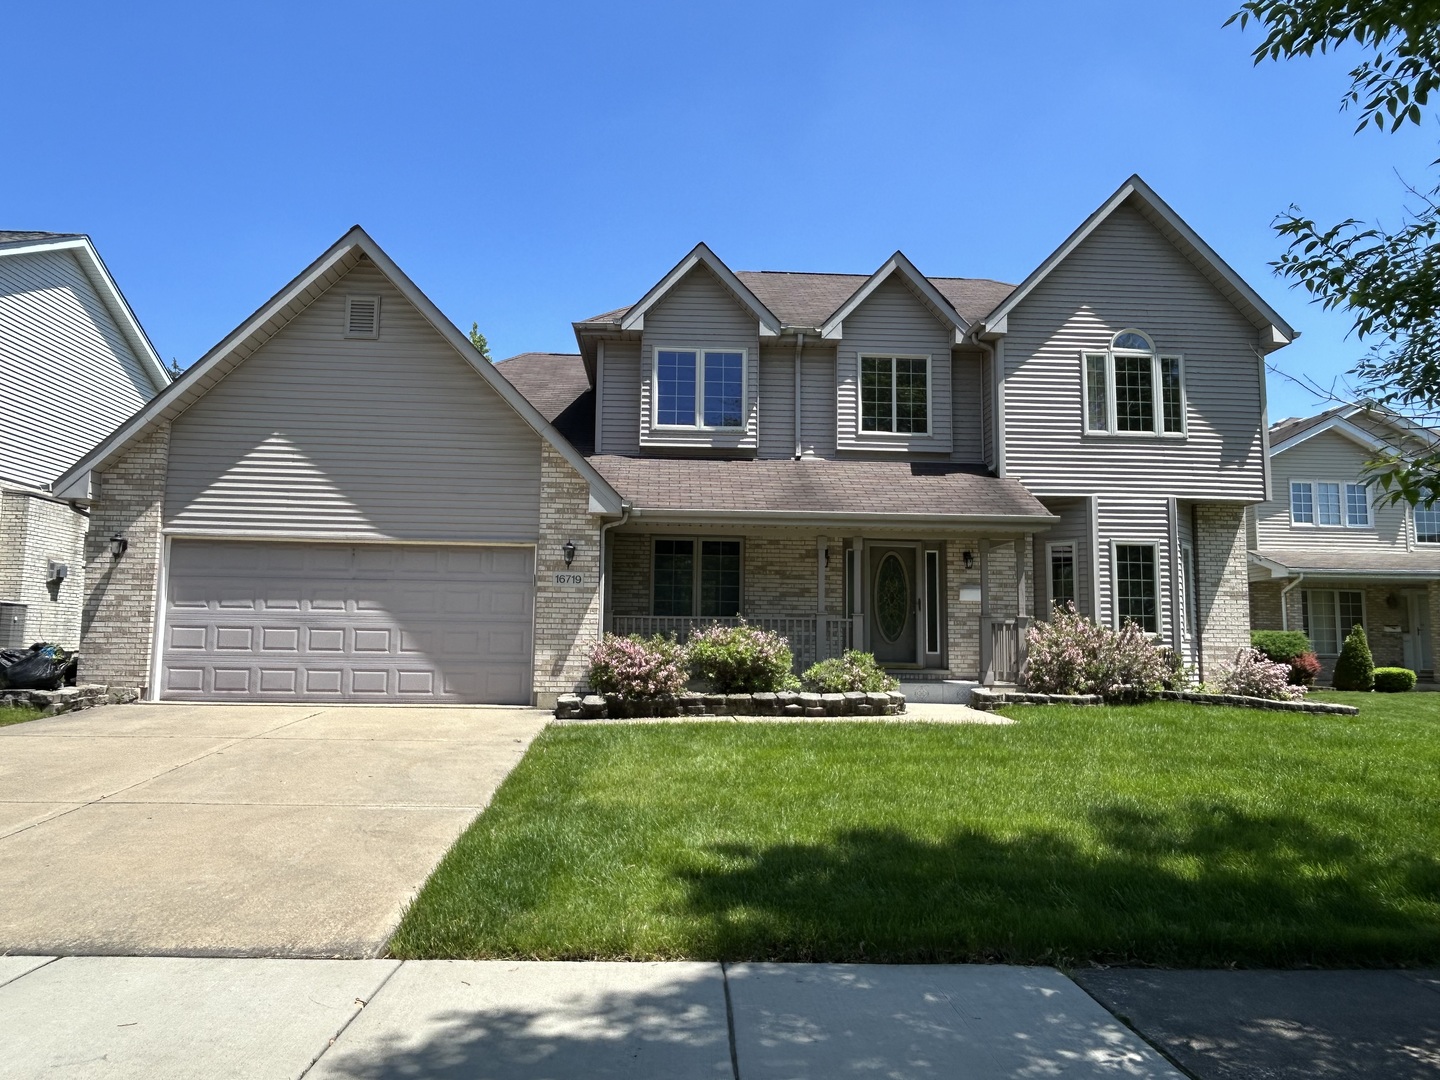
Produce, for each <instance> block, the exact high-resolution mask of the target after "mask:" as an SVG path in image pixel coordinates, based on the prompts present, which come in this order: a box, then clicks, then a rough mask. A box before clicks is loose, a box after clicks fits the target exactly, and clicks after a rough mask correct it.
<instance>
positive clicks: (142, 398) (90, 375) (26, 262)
mask: <svg viewBox="0 0 1440 1080" xmlns="http://www.w3.org/2000/svg"><path fill="white" fill-rule="evenodd" d="M157 389H158V388H157V387H156V386H155V385H154V383H153V381H152V379H151V377H150V376H149V375H148V374H147V373H146V371H145V368H144V367H143V366H142V362H141V361H140V359H139V358H138V357H137V356H136V355H135V353H134V350H133V349H132V348H131V347H130V344H129V342H127V341H126V340H125V336H124V334H122V333H121V331H120V328H119V327H118V326H117V325H116V324H115V320H114V319H113V318H112V317H111V315H110V311H109V310H108V309H107V308H106V306H105V304H104V303H103V302H102V301H101V299H100V297H99V295H98V294H97V293H96V291H95V288H94V286H92V285H91V283H90V279H89V278H88V277H87V276H86V274H85V271H84V270H83V269H81V266H80V263H79V261H78V260H77V259H76V258H75V256H74V255H73V254H72V253H70V252H69V251H37V252H31V253H30V254H27V255H7V256H4V257H0V477H4V478H7V479H11V480H19V481H21V482H23V483H26V484H32V485H36V486H44V485H47V484H49V483H50V482H51V481H52V480H54V479H55V478H56V477H58V476H59V475H60V474H61V473H62V472H64V471H65V470H66V469H67V468H69V467H70V466H71V465H73V464H74V463H75V462H76V461H77V460H78V459H79V458H81V457H82V456H84V454H85V453H86V451H88V450H90V449H91V448H92V447H93V446H94V445H95V444H96V443H98V442H99V441H100V440H101V439H102V438H104V437H105V436H106V435H108V434H110V432H111V431H113V430H114V429H115V428H116V427H118V426H119V425H120V424H121V422H122V421H124V420H125V419H127V418H128V417H129V416H130V415H131V414H132V413H133V412H134V411H135V410H136V409H138V408H139V407H140V406H141V405H143V404H145V402H147V401H149V400H150V398H151V397H153V396H154V395H155V392H156V390H157Z"/></svg>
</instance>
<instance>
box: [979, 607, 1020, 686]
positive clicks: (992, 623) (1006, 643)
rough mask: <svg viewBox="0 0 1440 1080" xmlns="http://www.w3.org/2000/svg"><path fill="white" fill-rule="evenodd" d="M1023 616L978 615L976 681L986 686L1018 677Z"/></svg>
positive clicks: (1011, 681)
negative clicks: (978, 640) (978, 668)
mask: <svg viewBox="0 0 1440 1080" xmlns="http://www.w3.org/2000/svg"><path fill="white" fill-rule="evenodd" d="M1032 621H1033V620H1032V619H1031V618H1030V617H1029V616H1027V615H1020V616H1013V615H1012V616H1008V617H1006V616H998V615H982V616H980V673H981V674H980V681H981V682H982V683H984V684H985V685H986V686H992V685H994V684H995V683H1013V682H1014V681H1015V680H1016V679H1018V678H1019V677H1020V668H1021V667H1022V666H1023V665H1024V663H1025V655H1026V650H1027V642H1026V637H1025V634H1026V631H1027V630H1029V629H1030V623H1031V622H1032Z"/></svg>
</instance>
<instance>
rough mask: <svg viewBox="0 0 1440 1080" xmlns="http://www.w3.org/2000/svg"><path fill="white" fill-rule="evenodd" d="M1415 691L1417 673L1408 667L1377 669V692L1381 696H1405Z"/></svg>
mask: <svg viewBox="0 0 1440 1080" xmlns="http://www.w3.org/2000/svg"><path fill="white" fill-rule="evenodd" d="M1414 689H1415V672H1413V671H1411V670H1410V669H1409V668H1408V667H1377V668H1376V669H1375V690H1376V691H1377V692H1378V693H1381V694H1404V693H1408V692H1409V691H1411V690H1414Z"/></svg>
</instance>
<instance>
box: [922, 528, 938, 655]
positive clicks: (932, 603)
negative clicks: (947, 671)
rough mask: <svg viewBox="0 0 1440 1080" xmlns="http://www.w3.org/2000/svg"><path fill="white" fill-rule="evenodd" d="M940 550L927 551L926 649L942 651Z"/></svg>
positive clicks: (932, 652) (931, 652) (933, 653)
mask: <svg viewBox="0 0 1440 1080" xmlns="http://www.w3.org/2000/svg"><path fill="white" fill-rule="evenodd" d="M940 591H941V590H940V552H938V551H936V550H934V549H931V550H929V551H927V552H925V651H926V652H927V653H929V654H931V655H935V654H938V653H939V652H940Z"/></svg>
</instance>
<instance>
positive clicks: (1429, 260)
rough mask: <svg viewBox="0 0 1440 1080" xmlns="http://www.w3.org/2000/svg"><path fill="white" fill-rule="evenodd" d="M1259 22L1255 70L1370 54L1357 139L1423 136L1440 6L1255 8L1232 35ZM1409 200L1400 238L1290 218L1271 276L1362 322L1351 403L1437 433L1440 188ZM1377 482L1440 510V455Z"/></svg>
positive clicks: (1332, 0)
mask: <svg viewBox="0 0 1440 1080" xmlns="http://www.w3.org/2000/svg"><path fill="white" fill-rule="evenodd" d="M1251 20H1253V21H1254V22H1255V23H1256V24H1257V25H1258V26H1259V27H1260V28H1261V29H1262V30H1263V31H1264V32H1265V38H1264V40H1263V41H1262V42H1261V43H1260V44H1259V45H1258V46H1257V47H1256V48H1255V50H1254V52H1253V54H1252V55H1253V56H1254V58H1255V62H1256V63H1257V64H1258V63H1260V62H1261V61H1264V60H1281V59H1292V58H1294V57H1297V56H1312V55H1314V54H1315V53H1316V52H1321V53H1327V52H1330V51H1332V50H1336V49H1339V48H1340V47H1341V46H1347V45H1348V46H1350V47H1354V48H1360V49H1362V50H1364V52H1365V54H1366V59H1365V60H1364V61H1363V62H1361V63H1360V64H1359V65H1358V66H1356V67H1355V68H1353V69H1352V70H1351V72H1350V89H1349V90H1348V91H1347V92H1346V93H1345V94H1344V96H1343V97H1342V100H1341V107H1342V108H1343V109H1350V108H1354V109H1356V110H1357V111H1358V113H1359V123H1358V124H1357V125H1356V129H1355V130H1356V131H1357V132H1358V131H1361V130H1363V129H1364V128H1366V127H1367V126H1371V125H1373V126H1374V127H1376V128H1377V129H1379V130H1389V131H1396V130H1398V129H1399V128H1400V127H1401V126H1402V125H1404V124H1406V123H1413V124H1419V123H1420V121H1421V118H1422V115H1423V112H1424V110H1425V109H1426V107H1427V106H1428V104H1429V100H1430V96H1431V94H1432V93H1434V92H1435V91H1436V90H1437V89H1440V0H1379V2H1376V0H1247V2H1246V3H1244V4H1242V5H1241V8H1240V10H1239V11H1237V12H1236V13H1235V14H1234V15H1232V16H1231V17H1230V18H1229V20H1227V22H1226V25H1227V26H1228V25H1230V24H1231V23H1236V22H1238V23H1239V25H1240V26H1241V27H1244V26H1246V25H1247V24H1248V23H1249V22H1250V21H1251ZM1407 192H1408V195H1409V198H1408V200H1403V207H1402V212H1401V216H1400V220H1399V224H1398V227H1397V228H1394V229H1386V228H1383V227H1381V226H1378V225H1377V226H1371V225H1367V224H1366V223H1364V222H1362V221H1360V220H1358V219H1355V218H1351V219H1348V220H1346V221H1342V222H1340V223H1339V224H1338V225H1332V226H1324V225H1320V224H1317V223H1316V222H1315V221H1314V220H1313V219H1311V218H1308V217H1305V216H1304V215H1303V214H1302V213H1301V211H1300V209H1299V207H1297V206H1291V207H1290V209H1289V210H1288V211H1286V212H1285V213H1283V214H1281V215H1280V216H1279V217H1278V218H1277V219H1276V223H1275V228H1276V231H1277V232H1278V233H1279V234H1280V235H1281V236H1282V237H1283V238H1285V239H1286V240H1288V241H1289V246H1288V248H1287V249H1286V251H1285V253H1284V254H1283V255H1282V256H1281V257H1280V258H1279V259H1278V260H1277V261H1276V262H1275V263H1274V266H1275V268H1276V271H1277V272H1278V273H1279V274H1280V276H1281V277H1283V278H1287V279H1289V280H1290V281H1291V282H1292V284H1294V285H1297V286H1300V287H1302V288H1303V289H1304V290H1305V291H1306V292H1307V293H1309V295H1310V297H1311V299H1312V300H1313V301H1314V302H1316V303H1318V304H1320V305H1321V306H1322V307H1324V308H1326V309H1333V308H1339V309H1341V310H1344V311H1347V312H1349V313H1350V314H1352V315H1353V322H1352V325H1351V329H1352V332H1353V333H1354V334H1355V336H1356V338H1357V340H1359V341H1361V342H1363V343H1364V344H1365V345H1366V346H1367V349H1368V351H1367V353H1366V355H1365V356H1364V357H1363V358H1361V359H1360V360H1358V361H1357V362H1356V365H1355V367H1354V368H1353V369H1352V370H1351V375H1352V376H1353V377H1354V380H1355V386H1354V390H1355V394H1354V395H1352V396H1354V397H1356V398H1358V399H1360V400H1362V401H1364V402H1366V403H1368V404H1371V405H1374V406H1377V407H1381V408H1384V409H1387V410H1389V411H1391V412H1395V413H1398V414H1400V415H1401V416H1402V417H1408V418H1409V419H1412V420H1415V421H1417V422H1420V423H1423V424H1429V423H1431V422H1433V421H1434V420H1435V419H1437V418H1440V186H1437V185H1433V184H1432V186H1430V187H1428V188H1426V187H1423V186H1422V187H1415V186H1407ZM1370 475H1371V478H1372V479H1374V480H1375V481H1377V482H1378V483H1379V484H1380V486H1381V487H1382V488H1383V489H1384V490H1385V491H1386V492H1387V493H1388V494H1387V497H1388V498H1389V499H1391V500H1392V501H1394V500H1401V499H1403V500H1405V501H1408V502H1411V503H1421V504H1429V503H1431V502H1433V501H1434V500H1435V499H1437V498H1440V450H1437V449H1436V448H1435V447H1433V446H1430V445H1428V444H1419V443H1417V444H1413V445H1411V444H1406V443H1404V442H1397V443H1396V444H1395V445H1393V446H1390V447H1387V448H1386V449H1385V450H1383V451H1381V452H1380V453H1379V454H1377V455H1376V457H1375V459H1374V460H1373V461H1372V462H1371V463H1370Z"/></svg>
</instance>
